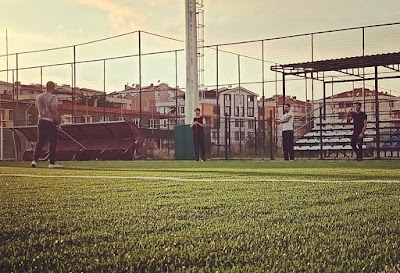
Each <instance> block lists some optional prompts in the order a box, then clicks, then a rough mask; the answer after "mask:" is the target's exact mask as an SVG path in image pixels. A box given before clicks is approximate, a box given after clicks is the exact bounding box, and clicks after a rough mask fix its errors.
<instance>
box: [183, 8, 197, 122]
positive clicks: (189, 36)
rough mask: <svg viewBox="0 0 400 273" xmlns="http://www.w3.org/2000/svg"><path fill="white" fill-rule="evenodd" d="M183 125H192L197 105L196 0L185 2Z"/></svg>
mask: <svg viewBox="0 0 400 273" xmlns="http://www.w3.org/2000/svg"><path fill="white" fill-rule="evenodd" d="M185 91H186V92H185V123H186V124H190V123H192V120H193V117H194V109H195V108H196V107H198V104H199V87H198V66H197V20H196V0H186V90H185Z"/></svg>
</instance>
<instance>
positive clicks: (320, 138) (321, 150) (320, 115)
mask: <svg viewBox="0 0 400 273" xmlns="http://www.w3.org/2000/svg"><path fill="white" fill-rule="evenodd" d="M322 153H323V143H322V107H319V158H320V159H323V154H322Z"/></svg>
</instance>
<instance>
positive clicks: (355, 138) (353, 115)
mask: <svg viewBox="0 0 400 273" xmlns="http://www.w3.org/2000/svg"><path fill="white" fill-rule="evenodd" d="M355 107H356V111H355V112H353V110H350V111H349V112H348V113H347V115H346V118H347V123H350V122H351V121H352V120H353V124H354V131H353V135H352V137H351V142H350V145H351V147H352V148H353V151H354V152H355V153H356V155H357V157H356V160H357V161H362V160H363V149H362V146H363V138H364V132H365V129H366V128H367V115H366V114H365V113H364V112H363V111H361V102H356V103H355Z"/></svg>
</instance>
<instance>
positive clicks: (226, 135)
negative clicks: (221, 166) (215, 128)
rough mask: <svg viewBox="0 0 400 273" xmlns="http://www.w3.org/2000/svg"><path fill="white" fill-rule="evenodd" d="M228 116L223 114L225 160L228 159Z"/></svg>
mask: <svg viewBox="0 0 400 273" xmlns="http://www.w3.org/2000/svg"><path fill="white" fill-rule="evenodd" d="M228 133H229V132H228V114H227V113H225V160H227V159H228Z"/></svg>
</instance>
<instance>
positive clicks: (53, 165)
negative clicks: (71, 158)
mask: <svg viewBox="0 0 400 273" xmlns="http://www.w3.org/2000/svg"><path fill="white" fill-rule="evenodd" d="M48 167H49V168H51V169H56V168H64V166H63V165H60V164H57V163H54V164H51V163H49V166H48Z"/></svg>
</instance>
